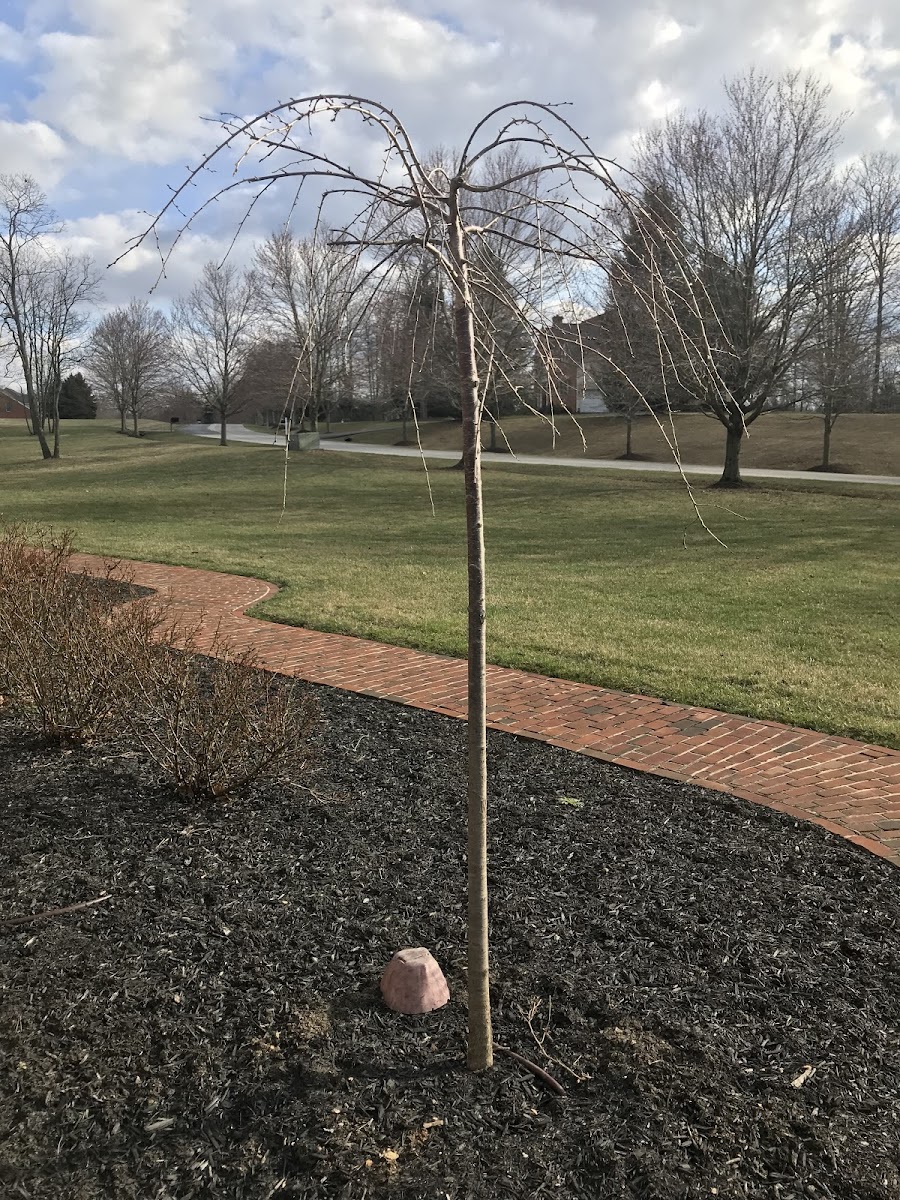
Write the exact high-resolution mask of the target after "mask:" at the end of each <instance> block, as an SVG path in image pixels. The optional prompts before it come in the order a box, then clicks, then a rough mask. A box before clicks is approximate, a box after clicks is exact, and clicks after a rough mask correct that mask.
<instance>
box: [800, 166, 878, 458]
mask: <svg viewBox="0 0 900 1200" xmlns="http://www.w3.org/2000/svg"><path fill="white" fill-rule="evenodd" d="M849 200H850V198H849V195H848V192H847V188H846V187H845V186H844V185H842V184H835V185H834V186H833V187H831V188H826V189H824V190H823V192H822V193H821V195H820V197H819V199H818V200H817V202H816V204H815V207H814V213H813V221H812V235H813V236H814V237H815V239H816V241H817V243H818V247H819V255H820V271H819V274H818V279H817V283H816V287H815V290H814V300H815V325H814V330H813V336H812V339H811V341H810V344H809V348H808V352H807V355H806V370H807V377H808V381H809V384H810V388H811V391H812V393H813V398H814V400H815V402H816V407H817V410H818V411H819V412H820V413H821V416H822V421H823V437H822V461H821V463H820V464H819V469H820V470H823V471H827V470H830V469H831V435H832V431H833V430H834V427H835V424H836V423H837V419H838V417H839V416H840V415H841V413H844V412H848V411H852V410H854V409H855V410H859V409H861V408H863V407H864V406H865V403H866V400H867V398H868V395H869V392H870V384H871V378H872V376H871V366H870V364H871V345H870V337H869V333H870V328H871V314H872V308H873V302H874V295H873V287H872V280H871V275H870V271H869V269H868V268H869V264H868V263H867V261H866V260H867V250H868V248H869V242H868V237H867V231H866V229H865V227H864V226H863V225H862V223H861V222H860V220H859V219H858V217H857V216H856V214H855V213H854V212H853V208H852V205H851V204H850V202H849Z"/></svg>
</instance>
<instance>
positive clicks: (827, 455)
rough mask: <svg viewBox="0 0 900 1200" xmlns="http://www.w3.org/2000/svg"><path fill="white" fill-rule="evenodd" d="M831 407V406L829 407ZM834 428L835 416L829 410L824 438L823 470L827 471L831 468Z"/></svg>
mask: <svg viewBox="0 0 900 1200" xmlns="http://www.w3.org/2000/svg"><path fill="white" fill-rule="evenodd" d="M829 407H830V406H829ZM833 428H834V416H833V415H832V413H831V412H830V411H829V409H828V408H826V410H825V430H824V434H823V437H822V469H823V470H825V471H827V470H828V468H829V467H830V466H831V431H832V429H833Z"/></svg>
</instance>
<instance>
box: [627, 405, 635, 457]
mask: <svg viewBox="0 0 900 1200" xmlns="http://www.w3.org/2000/svg"><path fill="white" fill-rule="evenodd" d="M633 419H634V418H633V417H632V415H631V409H629V410H628V412H627V413H626V414H625V457H626V458H631V425H632V421H633Z"/></svg>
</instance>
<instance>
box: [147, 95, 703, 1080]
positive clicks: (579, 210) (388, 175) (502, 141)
mask: <svg viewBox="0 0 900 1200" xmlns="http://www.w3.org/2000/svg"><path fill="white" fill-rule="evenodd" d="M348 117H355V118H356V119H357V120H359V121H360V122H361V123H362V127H363V129H364V130H366V131H369V132H370V133H371V132H374V133H376V134H377V135H378V136H379V137H380V139H381V141H382V146H383V152H384V159H383V163H382V164H381V165H380V166H379V167H378V169H377V170H375V171H374V172H373V173H372V174H367V173H365V172H364V171H363V170H354V169H353V168H352V167H348V166H346V165H343V164H341V163H340V162H338V161H336V160H335V159H333V158H331V157H330V156H329V155H328V153H327V152H326V151H325V149H324V148H323V146H322V145H321V144H320V143H319V142H318V141H317V140H316V138H315V130H316V127H317V126H318V125H319V124H320V123H322V122H330V121H337V120H344V119H346V118H348ZM225 130H226V134H227V136H226V138H225V139H224V141H223V142H222V143H221V144H220V145H219V146H218V147H217V149H216V150H215V151H214V152H213V153H212V154H211V155H210V156H208V157H207V158H206V159H205V160H204V161H203V163H201V164H200V165H198V167H197V168H196V169H195V170H194V171H193V172H192V174H191V175H190V177H189V178H188V179H187V180H186V181H185V183H184V184H182V186H181V187H180V188H178V189H176V190H175V191H174V193H173V197H172V200H171V201H170V203H169V204H168V205H167V206H166V208H165V209H164V210H163V211H162V212H161V213H160V214H159V215H158V216H157V218H156V219H155V220H154V222H153V223H152V225H151V227H150V228H149V229H148V230H147V231H146V232H145V234H144V235H143V236H142V237H141V238H139V239H137V241H138V242H140V241H142V240H143V238H145V237H147V236H150V235H151V233H152V232H154V231H155V230H157V228H158V226H159V225H160V223H161V222H162V221H163V220H164V218H165V216H166V214H167V213H169V212H172V211H178V209H177V206H178V205H179V204H180V203H181V202H182V201H183V199H184V197H185V194H186V192H187V189H189V188H190V187H192V186H193V185H194V184H195V183H196V181H197V180H198V179H199V178H200V177H201V176H202V175H203V174H204V173H205V172H206V171H207V169H209V168H210V166H211V163H212V160H213V159H219V158H224V157H225V156H226V153H228V152H234V153H235V156H236V158H237V160H238V161H237V167H236V177H235V178H234V179H233V182H231V183H230V184H228V185H226V187H225V188H224V189H221V190H220V191H219V192H217V193H215V195H216V196H221V195H222V194H223V193H224V192H227V191H230V190H232V189H233V188H237V187H248V188H250V189H252V190H253V191H254V192H255V195H256V197H258V196H260V195H262V194H263V193H265V192H268V191H269V189H271V188H272V186H273V185H274V184H276V183H280V182H282V181H284V182H286V184H287V185H288V188H289V189H292V190H293V192H294V195H295V197H296V196H297V189H298V188H300V189H301V194H302V192H303V189H306V191H307V192H310V193H312V195H311V197H310V199H311V203H312V206H313V207H312V211H314V212H318V211H319V210H320V206H321V205H322V204H324V203H325V202H327V201H328V200H329V199H330V198H331V197H337V198H338V199H339V201H340V202H341V203H342V204H346V203H347V199H348V197H352V196H356V197H357V198H358V199H359V202H360V209H359V211H358V215H357V217H356V218H355V219H353V220H351V221H349V222H348V223H346V224H344V225H343V226H342V227H341V228H340V229H339V230H337V231H336V232H335V233H334V235H333V242H334V244H336V245H338V246H340V247H342V248H344V249H345V250H350V251H352V252H353V253H354V254H355V255H356V256H357V259H358V262H359V264H360V268H359V269H360V271H361V272H362V275H363V277H365V278H368V279H383V278H384V277H385V275H386V273H387V272H389V271H390V270H391V269H392V268H394V267H397V266H398V265H399V264H400V263H402V261H403V258H404V256H406V255H409V254H410V253H416V252H418V251H423V252H424V253H426V254H427V255H429V256H430V258H431V259H432V260H433V262H434V264H435V265H436V268H437V270H438V271H439V273H440V277H441V279H442V281H443V282H444V284H445V286H446V288H447V290H448V292H449V294H450V296H451V298H452V320H453V330H454V335H455V345H456V359H457V383H458V388H459V394H460V406H461V409H462V418H463V467H464V485H465V504H466V541H467V559H468V570H467V574H468V734H467V737H468V783H467V815H468V836H467V850H468V854H467V869H468V1013H469V1037H468V1061H469V1065H470V1067H471V1068H472V1069H474V1070H483V1069H485V1068H487V1067H489V1066H490V1065H491V1063H492V1061H493V1035H492V1026H491V1009H490V990H489V982H488V980H489V971H488V967H489V955H488V885H487V816H488V791H487V753H486V640H485V633H486V630H485V554H484V513H483V500H482V484H481V437H480V426H481V421H482V417H483V412H484V391H483V380H482V377H481V374H480V372H479V360H481V361H487V362H489V363H490V364H491V367H492V369H494V370H497V371H498V372H499V373H500V375H501V377H502V378H504V379H505V380H508V381H509V383H510V386H511V388H512V390H513V392H514V393H515V394H518V395H520V396H521V397H522V399H523V400H524V399H525V397H524V395H523V394H522V392H521V391H520V388H519V384H518V383H517V382H516V380H515V375H514V371H513V370H512V369H511V364H504V363H503V362H502V361H501V359H500V356H501V353H502V351H501V349H500V341H499V339H498V337H497V336H496V330H497V318H496V317H495V316H493V315H491V314H488V313H487V312H486V308H485V306H484V305H483V304H481V303H480V302H479V299H478V291H477V289H478V288H481V287H485V286H487V287H490V279H491V275H490V271H489V270H485V268H484V267H483V265H480V264H481V262H482V258H481V256H482V253H483V251H488V252H489V253H490V254H491V255H493V256H494V258H495V259H499V260H500V261H503V260H504V253H503V252H504V250H505V249H509V250H510V251H511V250H512V248H514V247H519V246H523V247H524V248H525V249H526V250H528V252H529V253H535V254H537V255H539V256H540V257H541V258H543V259H544V260H545V261H547V262H550V261H551V260H554V259H555V260H557V261H558V262H559V263H562V264H565V263H568V262H569V261H571V262H575V263H578V264H588V265H590V266H591V267H592V268H597V267H599V268H603V267H604V266H608V264H606V263H604V262H603V261H601V260H599V259H598V258H597V255H596V252H595V251H594V250H592V249H591V246H592V241H591V235H592V232H593V230H594V229H595V227H596V222H597V220H598V213H599V209H598V203H599V202H600V201H601V200H602V199H603V197H604V196H607V195H608V194H609V192H610V191H612V192H613V193H614V194H616V195H620V194H622V189H621V187H620V186H619V185H618V184H617V182H616V180H615V178H614V176H613V174H612V167H611V164H608V163H606V162H605V161H604V160H602V159H600V158H598V157H597V155H596V154H595V153H594V151H593V150H592V149H591V147H590V145H589V143H588V142H587V140H586V139H585V138H584V137H582V136H581V135H580V134H579V133H578V132H577V131H576V130H575V129H574V128H573V126H572V125H571V124H570V123H569V122H567V121H566V120H565V119H564V118H563V117H562V115H561V114H560V112H559V111H558V110H556V109H554V108H553V107H551V106H549V105H543V104H537V103H532V102H522V103H514V104H503V105H500V106H498V107H497V108H495V109H494V110H493V111H492V112H490V113H489V114H488V115H487V116H486V117H485V118H484V119H483V120H481V121H479V122H478V123H477V125H476V126H475V128H474V129H473V130H472V132H471V134H470V136H469V137H468V138H467V139H466V141H465V143H464V144H463V147H462V150H461V151H460V152H459V153H458V154H455V155H454V156H453V157H452V160H451V161H448V162H446V163H443V164H441V165H439V166H428V165H427V162H426V160H424V159H423V157H422V156H421V155H420V154H419V153H418V152H417V150H416V148H415V146H414V144H413V142H412V140H411V139H410V137H409V135H408V133H407V131H406V129H405V128H404V126H403V125H402V123H401V122H400V121H399V120H398V118H397V117H396V116H395V114H394V113H393V112H392V111H391V110H390V109H388V108H386V107H385V106H384V105H382V104H380V103H378V102H377V101H372V100H366V99H362V98H359V97H355V96H312V97H307V98H303V99H298V100H292V101H289V102H287V103H286V104H282V105H279V106H278V107H276V108H275V109H272V110H270V111H269V112H266V113H263V114H261V115H260V116H259V117H256V118H254V119H252V120H250V121H247V122H244V123H240V124H232V123H230V122H228V123H226V124H225ZM514 150H518V151H519V152H520V154H521V157H522V159H523V160H524V159H525V158H526V156H527V158H528V159H529V160H532V161H533V163H535V164H539V165H529V164H528V163H525V165H522V166H514V167H512V168H510V173H508V174H507V173H504V172H503V171H498V172H497V173H496V174H495V175H492V174H491V172H490V171H488V170H487V169H486V167H487V166H488V164H489V163H490V162H491V161H492V160H494V159H496V158H497V157H498V156H501V155H507V154H509V153H510V152H511V151H514ZM507 161H508V162H512V161H515V160H513V159H509V160H507ZM535 177H539V181H540V184H541V186H539V187H536V186H535ZM317 186H318V187H319V188H321V189H324V194H323V195H319V196H316V195H315V193H316V188H317ZM498 197H499V198H501V199H499V200H497V203H496V204H495V205H494V206H493V207H492V203H491V202H492V201H493V200H495V199H497V198H498ZM212 199H213V197H210V198H209V200H207V201H205V202H204V203H203V204H201V206H200V208H199V209H196V210H195V211H194V213H193V214H192V216H191V217H189V219H188V224H190V222H191V221H192V220H194V219H195V218H196V217H197V216H198V215H199V213H200V212H202V211H203V209H204V208H205V207H206V206H207V204H209V203H211V202H212ZM252 203H253V201H251V204H252ZM295 205H296V200H295ZM476 209H482V210H483V211H484V213H485V216H484V217H483V219H480V220H479V219H477V218H476V219H471V215H470V214H472V212H473V210H476ZM506 217H509V218H510V219H512V218H513V217H514V222H512V221H506V220H505V218H506ZM184 228H185V226H184V225H182V227H181V229H182V231H183V229H184ZM179 236H180V232H179V234H178V235H176V237H175V238H174V240H173V241H172V243H171V249H170V250H169V251H168V253H169V254H171V252H172V250H174V249H175V247H177V245H178V240H179ZM486 261H490V260H486ZM562 274H563V275H564V274H565V271H563V272H562ZM491 294H492V295H493V296H494V298H495V299H496V301H497V303H498V306H499V311H502V313H503V315H504V318H506V317H509V318H510V319H512V320H514V321H517V322H518V323H519V325H520V328H521V329H522V331H523V334H524V335H525V336H527V337H528V338H530V339H531V340H532V344H533V346H534V347H538V348H539V347H540V345H541V344H542V342H541V338H540V336H539V333H538V326H537V324H536V321H535V318H536V317H537V318H540V317H541V315H542V314H540V313H536V312H535V304H534V301H533V298H531V297H530V296H529V295H528V294H527V292H525V291H524V289H519V288H517V287H516V286H514V285H512V286H509V287H503V288H497V289H496V291H492V293H491ZM550 299H551V298H550V297H545V300H547V301H549V300H550ZM668 302H669V301H668V295H667V289H666V287H665V286H664V285H662V286H661V287H660V293H659V304H660V306H661V311H664V310H665V307H666V306H667V305H668ZM704 363H705V360H701V363H700V367H699V368H698V369H702V368H703V366H704ZM508 367H509V368H510V369H507V368H508Z"/></svg>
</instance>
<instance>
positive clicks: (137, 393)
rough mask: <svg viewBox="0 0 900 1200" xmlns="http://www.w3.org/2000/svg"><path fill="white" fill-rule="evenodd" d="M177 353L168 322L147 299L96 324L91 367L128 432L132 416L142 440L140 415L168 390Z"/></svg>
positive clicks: (87, 355)
mask: <svg viewBox="0 0 900 1200" xmlns="http://www.w3.org/2000/svg"><path fill="white" fill-rule="evenodd" d="M171 349H172V339H171V334H170V330H169V323H168V321H167V320H166V318H165V316H164V314H163V313H162V312H160V310H159V309H157V308H151V306H150V305H149V304H148V303H147V301H146V300H132V301H131V303H130V304H128V305H127V306H126V307H124V308H117V309H115V310H114V311H113V312H110V313H107V314H106V316H105V317H103V318H102V319H101V320H100V321H98V322H97V324H96V325H95V326H94V329H93V332H92V333H91V337H90V339H89V341H88V344H87V347H86V349H85V354H84V358H85V364H86V366H87V368H88V371H89V374H90V376H91V378H92V380H93V381H94V383H95V385H96V387H97V390H98V391H99V393H100V395H101V396H102V397H103V398H104V399H105V400H106V401H107V402H108V403H110V404H112V405H114V406H115V408H116V411H117V412H118V414H119V420H120V424H121V431H122V433H124V432H125V421H126V419H127V418H128V417H130V418H131V422H132V429H133V432H134V434H135V436H137V434H138V431H139V420H140V417H141V416H142V415H143V413H144V412H145V411H146V410H147V408H148V406H149V405H150V404H152V403H153V401H154V400H158V399H159V397H160V396H161V395H162V394H163V393H164V392H165V391H166V390H167V388H168V385H169V382H170V380H171V374H172V368H171Z"/></svg>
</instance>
